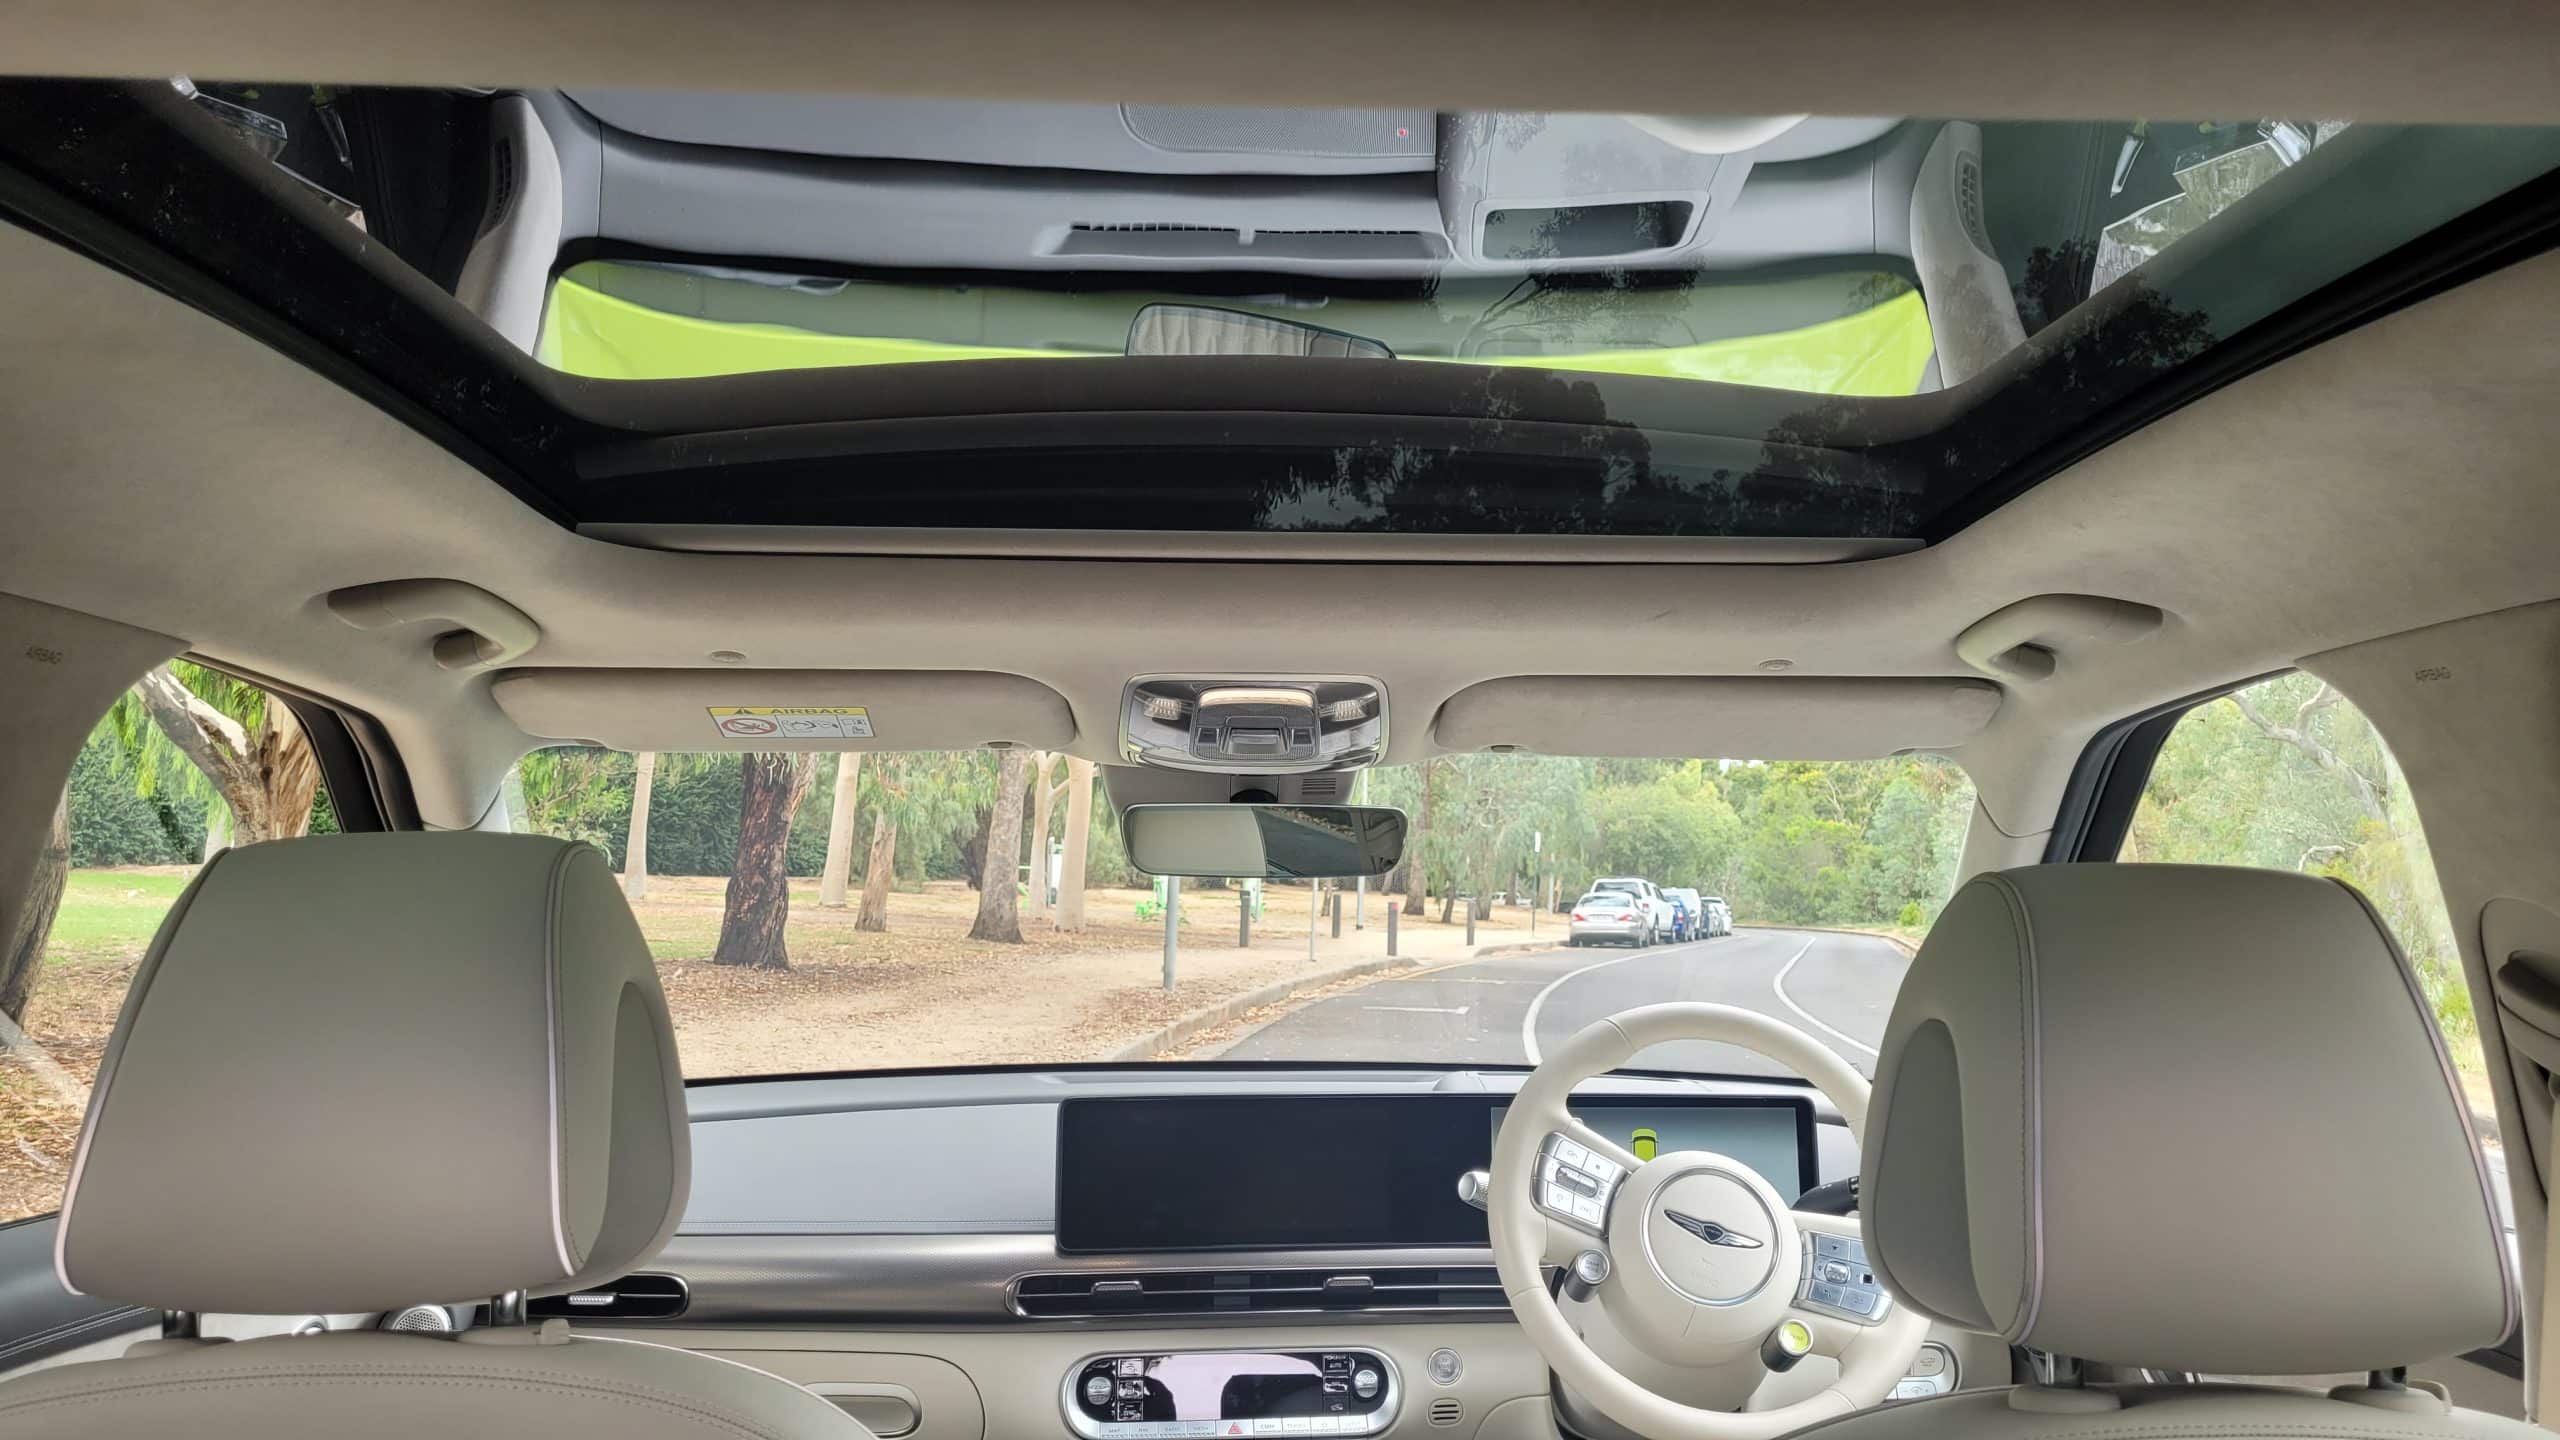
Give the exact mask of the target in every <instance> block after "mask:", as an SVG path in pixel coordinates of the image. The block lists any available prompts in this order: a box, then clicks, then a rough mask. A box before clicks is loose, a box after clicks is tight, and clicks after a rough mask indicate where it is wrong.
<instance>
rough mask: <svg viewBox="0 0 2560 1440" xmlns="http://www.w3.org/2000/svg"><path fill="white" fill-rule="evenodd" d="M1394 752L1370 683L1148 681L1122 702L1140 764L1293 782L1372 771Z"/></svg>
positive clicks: (1132, 758)
mask: <svg viewBox="0 0 2560 1440" xmlns="http://www.w3.org/2000/svg"><path fill="white" fill-rule="evenodd" d="M1386 748H1387V697H1386V691H1385V690H1384V689H1383V688H1381V687H1380V686H1379V684H1378V682H1377V681H1375V680H1372V679H1368V678H1366V677H1362V676H1352V675H1331V676H1320V677H1308V678H1294V679H1279V678H1274V677H1269V676H1239V675H1141V676H1139V677H1138V678H1136V679H1134V680H1132V681H1130V682H1129V685H1128V688H1127V690H1126V691H1125V692H1124V694H1123V695H1122V698H1121V704H1120V757H1121V759H1123V760H1126V761H1128V762H1130V763H1132V764H1138V765H1159V766H1163V767H1165V768H1167V769H1172V770H1211V771H1219V772H1223V773H1228V774H1267V775H1292V774H1306V773H1309V772H1313V771H1319V770H1349V769H1354V768H1357V767H1359V766H1362V765H1373V764H1376V763H1377V761H1378V757H1379V756H1381V755H1383V754H1384V753H1385V752H1386Z"/></svg>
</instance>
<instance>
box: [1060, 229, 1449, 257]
mask: <svg viewBox="0 0 2560 1440" xmlns="http://www.w3.org/2000/svg"><path fill="white" fill-rule="evenodd" d="M1049 253H1050V254H1052V255H1117V256H1123V257H1127V258H1132V259H1149V260H1217V259H1227V260H1236V259H1251V258H1257V257H1259V258H1262V259H1269V260H1444V259H1447V258H1448V255H1449V247H1448V244H1447V242H1446V241H1444V240H1443V239H1442V238H1441V237H1440V236H1438V235H1435V234H1431V233H1428V232H1426V231H1421V230H1353V229H1336V230H1244V229H1240V228H1238V227H1236V226H1232V225H1188V224H1182V223H1180V222H1175V221H1137V222H1117V223H1079V224H1073V225H1069V226H1068V227H1067V229H1066V233H1065V234H1064V235H1063V236H1061V237H1060V238H1059V240H1058V241H1057V243H1056V244H1055V245H1054V246H1053V247H1052V248H1051V249H1050V251H1049Z"/></svg>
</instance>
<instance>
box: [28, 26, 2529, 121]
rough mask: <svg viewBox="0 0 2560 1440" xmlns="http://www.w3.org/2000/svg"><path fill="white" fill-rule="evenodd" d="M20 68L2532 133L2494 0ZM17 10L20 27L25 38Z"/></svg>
mask: <svg viewBox="0 0 2560 1440" xmlns="http://www.w3.org/2000/svg"><path fill="white" fill-rule="evenodd" d="M9 8H10V10H11V11H12V12H16V13H12V14H10V15H9V16H8V17H7V18H5V19H0V33H6V34H7V35H8V36H9V56H8V65H9V68H10V69H12V70H14V71H17V72H19V73H22V74H65V75H70V74H79V75H174V74H192V75H197V76H219V77H224V78H232V79H275V78H279V77H308V78H311V79H315V80H329V81H338V82H343V83H353V82H357V81H402V82H410V83H483V84H547V85H576V84H588V85H600V84H617V85H655V86H663V87H672V88H692V89H733V90H870V91H878V92H883V93H902V94H914V95H961V96H967V95H1002V96H1005V97H1006V98H1008V99H1014V100H1039V99H1061V100H1089V101H1105V102H1110V101H1120V100H1128V99H1133V98H1143V99H1148V100H1156V101H1170V102H1185V101H1188V102H1196V103H1200V104H1212V105H1365V104H1388V105H1428V106H1435V107H1438V108H1440V109H1469V108H1476V109H1546V110H1600V111H1611V112H1616V111H1627V110H1636V111H1651V112H1653V113H1659V114H1689V113H1694V112H1695V111H1696V110H1697V109H1698V107H1699V105H1700V103H1701V98H1702V97H1712V101H1713V104H1714V106H1715V108H1716V110H1717V111H1718V112H1719V113H1722V114H1728V115H1733V114H1774V115H1784V114H1793V113H1796V112H1798V111H1802V110H1805V109H1808V108H1810V109H1815V110H1823V111H1828V112H1831V113H1854V114H1873V115H1972V116H2026V117H2048V116H2071V115H2083V116H2115V117H2125V118H2130V117H2133V116H2144V115H2147V116H2152V117H2155V118H2156V117H2161V116H2171V115H2179V116H2208V115H2290V116H2296V117H2301V118H2311V117H2323V118H2326V117H2345V118H2351V119H2363V120H2381V119H2398V120H2500V121H2544V120H2549V119H2550V118H2552V115H2553V96H2554V95H2555V94H2560V43H2555V38H2560V7H2553V6H2549V5H2539V6H2537V5H2532V4H2517V3H2514V0H2435V3H2432V4H2410V3H2408V0H2323V3H2322V4H2319V5H2317V6H2304V5H2302V4H2300V3H2298V0H2297V3H2273V0H2153V3H2151V4H2147V5H2141V6H2110V5H2101V4H2087V3H2078V4H2019V3H2016V0H1954V3H1950V0H1936V3H1924V0H1826V3H1823V4H1818V5H1814V4H1795V5H1788V4H1767V3H1760V4H1750V5H1744V4H1733V3H1726V4H1697V5H1690V6H1685V7H1684V6H1665V5H1663V4H1660V3H1658V0H1576V3H1574V4H1572V5H1570V6H1562V7H1560V6H1557V5H1555V4H1553V3H1523V0H1393V3H1387V4H1380V3H1376V0H1292V3H1288V4H1273V3H1271V0H1191V3H1187V4H1181V5H1166V4H1161V3H1150V0H1078V3H1073V4H1060V3H1057V0H945V3H941V4H933V5H896V4H878V3H874V4H839V3H827V0H725V3H722V4H718V5H706V4H702V3H700V0H442V3H438V4H426V5H422V4H418V3H416V0H327V3H319V0H228V3H225V4H221V5H208V4H204V3H202V0H135V3H125V4H118V5H89V6H80V5H61V4H37V5H28V4H25V3H19V4H16V5H13V6H11V7H9ZM29 11H32V12H33V14H34V18H33V19H29V18H25V12H29Z"/></svg>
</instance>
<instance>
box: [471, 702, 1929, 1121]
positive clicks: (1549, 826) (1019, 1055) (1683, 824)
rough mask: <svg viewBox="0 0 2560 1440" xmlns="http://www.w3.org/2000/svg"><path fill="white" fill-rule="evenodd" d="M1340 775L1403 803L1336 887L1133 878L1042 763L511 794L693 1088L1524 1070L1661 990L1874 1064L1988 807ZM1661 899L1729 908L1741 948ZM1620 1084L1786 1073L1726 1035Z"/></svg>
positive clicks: (1533, 760) (1625, 783) (697, 774)
mask: <svg viewBox="0 0 2560 1440" xmlns="http://www.w3.org/2000/svg"><path fill="white" fill-rule="evenodd" d="M1356 784H1357V785H1358V786H1359V787H1360V788H1364V789H1365V790H1366V797H1365V799H1366V803H1368V804H1372V805H1384V806H1392V807H1394V808H1397V809H1400V810H1402V811H1404V812H1405V813H1406V815H1407V816H1408V818H1409V820H1410V821H1411V829H1410V840H1409V843H1408V847H1407V852H1406V863H1404V864H1403V865H1401V866H1400V867H1399V868H1398V869H1397V870H1396V871H1395V872H1394V873H1392V874H1389V875H1386V876H1384V877H1381V878H1380V879H1378V880H1374V881H1369V882H1366V883H1365V884H1364V883H1359V882H1353V881H1339V882H1326V883H1325V884H1323V885H1322V886H1316V885H1311V884H1308V883H1306V882H1303V881H1298V882H1280V881H1268V882H1259V881H1257V882H1250V883H1248V882H1240V881H1226V880H1186V881H1183V882H1181V884H1180V886H1179V888H1178V889H1177V888H1175V887H1174V886H1173V885H1172V884H1171V883H1170V882H1166V881H1158V880H1150V879H1148V878H1147V877H1145V876H1143V875H1140V874H1138V873H1136V872H1135V871H1134V870H1132V869H1131V868H1130V865H1129V862H1128V858H1127V852H1126V850H1125V849H1124V847H1123V843H1122V831H1121V824H1120V819H1119V817H1118V816H1117V815H1116V814H1115V813H1114V810H1113V807H1112V805H1111V804H1110V802H1109V795H1108V791H1107V789H1106V788H1105V787H1104V786H1103V785H1102V784H1101V783H1100V782H1099V780H1098V778H1097V776H1096V772H1095V767H1093V766H1092V765H1090V764H1088V763H1086V762H1083V761H1076V760H1070V759H1067V758H1065V757H1057V756H1048V755H1040V754H1035V753H1031V752H1020V751H1017V752H1012V753H1011V754H1009V755H1005V756H999V755H998V754H996V753H993V752H989V751H985V750H972V751H950V752H922V753H913V752H911V753H875V754H868V755H852V754H846V755H832V754H828V755H797V756H790V755H745V756H741V755H737V754H692V755H656V756H640V757H635V756H632V755H628V754H623V753H620V752H615V751H609V750H598V749H570V748H562V749H553V750H544V751H538V752H536V753H535V754H533V755H531V756H528V757H527V758H526V759H525V761H524V762H523V763H522V764H521V766H520V767H519V769H518V771H517V775H516V780H515V783H514V786H513V792H512V794H511V795H510V797H509V802H508V803H509V805H510V810H511V813H512V815H513V818H514V820H515V823H516V824H517V825H518V826H519V827H521V828H526V829H534V830H541V831H544V832H548V833H552V834H559V835H563V836H572V837H575V838H579V839H584V840H587V841H590V842H593V843H594V844H596V845H598V846H600V847H602V848H603V849H604V850H605V851H606V852H607V854H608V855H610V856H611V857H612V858H613V860H614V862H615V864H616V865H617V866H618V867H619V868H620V869H621V870H622V871H623V872H624V874H625V877H626V887H627V889H628V891H629V893H630V894H631V896H632V902H633V906H634V909H635V910H636V912H637V913H638V915H639V917H640V923H641V928H642V930H643V932H644V933H645V934H646V935H647V937H648V939H649V944H650V946H651V948H652V950H654V951H655V952H656V955H657V957H658V961H659V973H660V977H661V979H662V981H663V982H664V985H665V988H666V992H667V999H668V1003H669V1006H670V1008H671V1009H672V1011H673V1013H674V1016H675V1021H676V1028H677V1035H678V1040H679V1043H680V1044H681V1046H682V1049H683V1053H684V1063H685V1070H686V1073H687V1074H688V1075H690V1076H692V1077H694V1078H697V1079H702V1078H715V1077H725V1076H751V1075H777V1074H789V1073H805V1072H813V1071H836V1070H866V1069H884V1068H910V1067H924V1066H976V1065H1000V1064H1025V1063H1071V1062H1098V1061H1109V1060H1124V1059H1157V1060H1184V1061H1287V1062H1335V1061H1351V1062H1363V1063H1414V1064H1445V1065H1496V1066H1500V1065H1522V1064H1528V1063H1533V1062H1535V1061H1536V1060H1537V1059H1538V1057H1539V1056H1540V1055H1541V1054H1543V1053H1544V1052H1545V1050H1546V1049H1547V1048H1549V1047H1551V1046H1553V1045H1554V1044H1555V1043H1556V1042H1557V1041H1559V1040H1560V1039H1562V1038H1563V1037H1564V1036H1566V1035H1570V1034H1571V1033H1573V1032H1574V1031H1575V1030H1577V1029H1580V1028H1581V1027H1582V1026H1584V1025H1587V1024H1589V1023H1591V1022H1592V1021H1593V1020H1595V1019H1597V1018H1599V1017H1600V1016H1602V1015H1606V1014H1610V1013H1614V1012H1616V1011H1618V1010H1623V1009H1627V1008H1629V1007H1631V1006H1635V1005H1642V1004H1650V1003H1653V1002H1656V1001H1663V1000H1674V999H1686V1000H1714V1001H1720V1002H1723V1003H1728V1004H1735V1005H1742V1006H1745V1007H1748V1008H1752V1009H1756V1010H1760V1011H1763V1012H1765V1013H1768V1014H1771V1015H1774V1016H1777V1017H1779V1018H1781V1019H1786V1020H1788V1021H1789V1023H1792V1024H1797V1025H1800V1026H1805V1027H1807V1028H1811V1029H1814V1030H1816V1031H1817V1032H1818V1033H1821V1034H1825V1035H1829V1036H1833V1037H1836V1039H1835V1043H1836V1044H1837V1045H1838V1046H1839V1047H1840V1048H1841V1050H1842V1053H1843V1054H1846V1055H1848V1056H1850V1057H1851V1058H1852V1060H1853V1061H1855V1062H1856V1063H1858V1064H1860V1065H1862V1066H1865V1065H1869V1064H1871V1063H1872V1061H1873V1059H1874V1053H1873V1047H1874V1045H1875V1044H1876V1042H1877V1040H1878V1038H1879V1036H1880V1034H1881V1030H1882V1027H1883V1024H1884V1018H1885V1015H1886V1013H1887V1011H1888V1010H1889V1008H1890V1006H1891V1003H1892V998H1893V994H1894V990H1895V988H1896V986H1897V985H1898V984H1899V983H1900V977H1901V974H1902V971H1903V968H1904V965H1905V963H1906V960H1907V954H1908V949H1909V946H1910V945H1911V944H1912V943H1913V942H1914V941H1916V940H1917V939H1918V938H1919V936H1920V935H1921V933H1922V932H1923V930H1925V928H1926V927H1927V925H1928V923H1929V921H1930V920H1931V919H1932V918H1934V917H1935V915H1936V914H1937V911H1938V907H1939V906H1940V904H1942V903H1943V902H1944V900H1945V898H1946V896H1947V894H1948V892H1949V890H1950V889H1951V888H1952V886H1953V883H1954V878H1955V873H1956V865H1957V859H1958V856H1959V854H1960V852H1961V850H1962V846H1963V838H1964V831H1965V825H1966V822H1967V820H1968V818H1969V817H1970V816H1971V814H1972V812H1973V808H1974V800H1973V787H1972V785H1971V783H1970V782H1969V781H1968V780H1967V779H1966V778H1965V775H1964V772H1963V771H1962V770H1960V769H1959V768H1957V767H1956V766H1955V765H1954V764H1952V763H1951V762H1949V761H1946V760H1943V759H1938V758H1934V757H1921V756H1914V757H1899V758H1893V759H1884V760H1871V761H1856V762H1842V763H1802V762H1770V763H1764V762H1760V761H1748V760H1741V761H1737V760H1686V761H1659V760H1578V759H1559V758H1553V757H1532V756H1526V755H1494V754H1481V755H1457V756H1448V757H1443V758H1440V759H1436V760H1433V761H1430V762H1428V763H1427V764H1424V765H1420V766H1412V765H1405V766H1388V767H1382V768H1379V769H1375V770H1372V771H1369V772H1367V773H1366V775H1365V776H1364V777H1362V778H1361V779H1360V780H1359V781H1357V782H1356ZM1356 794H1357V792H1356V791H1355V795H1356ZM997 837H1002V838H997ZM767 879H770V880H771V881H773V882H774V883H772V884H770V885H768V884H766V883H764V881H765V880H767ZM990 880H992V881H993V882H994V883H993V884H992V885H990V884H989V883H988V882H989V881H990ZM1079 880H1080V881H1081V883H1078V881H1079ZM1646 881H1651V882H1652V884H1654V885H1656V886H1661V887H1663V890H1662V892H1661V898H1659V899H1654V900H1639V899H1638V898H1637V894H1636V892H1637V891H1638V890H1640V889H1641V888H1642V887H1643V885H1644V882H1646ZM1675 885H1679V886H1684V887H1685V888H1688V889H1694V890H1701V891H1703V890H1704V889H1706V888H1707V887H1709V886H1712V887H1714V888H1715V889H1716V890H1717V891H1719V892H1720V893H1723V894H1726V895H1731V896H1733V897H1735V899H1734V911H1733V917H1732V918H1733V920H1734V921H1735V924H1734V926H1733V928H1732V929H1731V931H1730V933H1726V932H1725V931H1724V929H1723V927H1721V926H1720V925H1719V926H1717V927H1714V929H1713V933H1710V927H1709V926H1708V925H1707V924H1706V923H1705V922H1704V920H1703V918H1702V917H1701V916H1700V915H1699V914H1698V912H1696V911H1695V910H1694V909H1693V908H1692V907H1689V906H1684V905H1680V904H1678V903H1676V902H1675V901H1674V900H1673V899H1672V898H1671V896H1670V894H1669V891H1670V889H1671V887H1673V886H1675ZM1577 897H1578V898H1577ZM1578 900H1579V903H1582V904H1590V905H1595V906H1600V907H1605V908H1600V909H1594V910H1590V911H1580V912H1579V914H1578V910H1579V906H1578ZM1583 915H1587V916H1588V917H1589V919H1588V920H1584V919H1582V918H1580V916H1583ZM1621 916H1627V917H1633V919H1634V921H1635V922H1636V923H1635V926H1634V927H1630V926H1629V925H1628V924H1627V923H1625V922H1623V921H1621V919H1620V918H1619V917H1621ZM1593 921H1597V922H1604V923H1605V926H1606V933H1599V932H1596V931H1592V930H1591V929H1589V925H1590V923H1591V922H1593ZM1644 927H1650V928H1644ZM1809 927H1828V928H1821V929H1816V928H1809ZM1808 1017H1810V1018H1808ZM1638 1064H1639V1067H1640V1068H1655V1069H1665V1070H1675V1071H1696V1072H1702V1073H1753V1074H1763V1073H1774V1069H1773V1067H1772V1066H1771V1065H1770V1064H1769V1062H1767V1061H1765V1060H1762V1059H1760V1058H1758V1057H1756V1056H1750V1055H1746V1054H1744V1053H1742V1052H1739V1051H1735V1050H1731V1049H1728V1048H1725V1047H1717V1046H1673V1047H1668V1048H1667V1049H1666V1050H1664V1051H1663V1052H1662V1053H1659V1054H1648V1055H1647V1056H1645V1057H1643V1058H1642V1059H1641V1060H1640V1061H1639V1062H1638Z"/></svg>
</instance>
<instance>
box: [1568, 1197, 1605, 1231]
mask: <svg viewBox="0 0 2560 1440" xmlns="http://www.w3.org/2000/svg"><path fill="white" fill-rule="evenodd" d="M1573 1218H1575V1219H1576V1220H1582V1221H1587V1222H1589V1223H1590V1224H1593V1225H1597V1224H1599V1223H1600V1202H1599V1201H1597V1200H1594V1199H1592V1198H1591V1197H1589V1196H1587V1195H1576V1196H1575V1197H1573Z"/></svg>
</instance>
